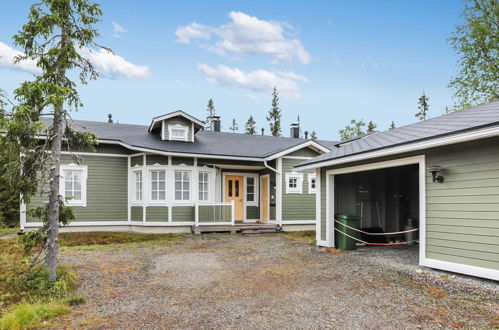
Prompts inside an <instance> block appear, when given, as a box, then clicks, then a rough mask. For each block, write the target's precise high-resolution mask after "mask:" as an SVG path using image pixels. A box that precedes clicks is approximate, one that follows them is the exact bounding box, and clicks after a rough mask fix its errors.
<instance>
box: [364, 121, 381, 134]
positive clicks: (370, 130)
mask: <svg viewBox="0 0 499 330" xmlns="http://www.w3.org/2000/svg"><path fill="white" fill-rule="evenodd" d="M376 127H378V125H376V124H375V123H374V122H373V121H372V120H370V121H369V123H367V130H366V133H367V134H372V133H375V132H376Z"/></svg>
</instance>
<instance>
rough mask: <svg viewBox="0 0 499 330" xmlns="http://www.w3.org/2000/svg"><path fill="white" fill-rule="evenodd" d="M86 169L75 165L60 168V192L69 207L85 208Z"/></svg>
mask: <svg viewBox="0 0 499 330" xmlns="http://www.w3.org/2000/svg"><path fill="white" fill-rule="evenodd" d="M87 171H88V170H87V167H86V166H79V165H76V164H70V165H63V166H61V176H62V178H61V183H60V190H61V194H62V196H63V197H64V198H67V199H68V200H67V205H69V206H83V207H86V206H87V173H88V172H87Z"/></svg>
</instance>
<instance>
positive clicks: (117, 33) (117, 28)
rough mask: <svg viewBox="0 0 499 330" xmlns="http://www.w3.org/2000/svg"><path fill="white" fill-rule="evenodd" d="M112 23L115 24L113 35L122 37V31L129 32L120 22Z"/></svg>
mask: <svg viewBox="0 0 499 330" xmlns="http://www.w3.org/2000/svg"><path fill="white" fill-rule="evenodd" d="M112 24H113V37H115V38H121V34H122V33H125V32H128V30H126V29H125V28H124V27H122V26H121V25H119V24H118V23H116V22H112Z"/></svg>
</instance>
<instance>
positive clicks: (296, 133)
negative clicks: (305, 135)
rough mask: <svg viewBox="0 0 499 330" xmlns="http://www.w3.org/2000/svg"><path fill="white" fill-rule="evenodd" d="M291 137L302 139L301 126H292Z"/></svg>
mask: <svg viewBox="0 0 499 330" xmlns="http://www.w3.org/2000/svg"><path fill="white" fill-rule="evenodd" d="M290 137H292V138H293V139H298V138H299V137H300V126H298V124H291V129H290Z"/></svg>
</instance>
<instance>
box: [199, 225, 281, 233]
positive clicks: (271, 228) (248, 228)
mask: <svg viewBox="0 0 499 330" xmlns="http://www.w3.org/2000/svg"><path fill="white" fill-rule="evenodd" d="M192 232H193V233H194V234H201V233H220V232H230V233H237V232H240V233H242V234H267V233H269V234H270V233H277V232H278V230H277V225H276V224H266V223H236V224H235V225H234V226H232V225H202V226H192Z"/></svg>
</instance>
